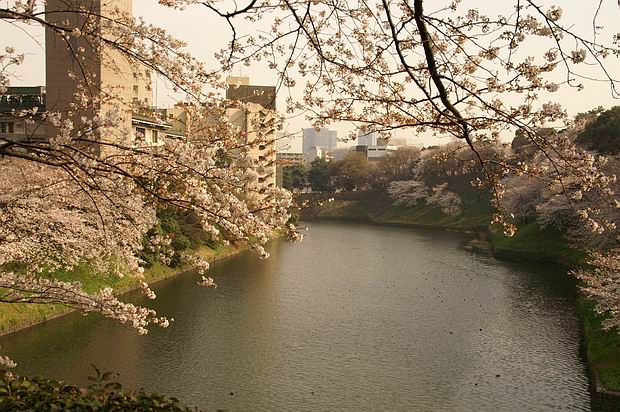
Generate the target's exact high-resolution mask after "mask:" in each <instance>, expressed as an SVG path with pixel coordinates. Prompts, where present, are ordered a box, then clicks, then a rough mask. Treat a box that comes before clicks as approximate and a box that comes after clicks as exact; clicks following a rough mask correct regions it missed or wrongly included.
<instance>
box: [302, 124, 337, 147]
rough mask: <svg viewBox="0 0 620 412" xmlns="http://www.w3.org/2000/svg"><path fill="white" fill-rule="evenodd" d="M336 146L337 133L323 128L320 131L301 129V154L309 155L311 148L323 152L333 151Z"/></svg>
mask: <svg viewBox="0 0 620 412" xmlns="http://www.w3.org/2000/svg"><path fill="white" fill-rule="evenodd" d="M337 145H338V132H337V131H336V130H329V129H328V128H326V127H324V128H322V129H319V130H317V129H314V128H309V129H303V132H302V152H303V153H309V151H310V149H312V148H313V147H318V148H320V149H323V150H332V149H335V148H336V147H337Z"/></svg>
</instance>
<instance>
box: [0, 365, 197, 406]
mask: <svg viewBox="0 0 620 412" xmlns="http://www.w3.org/2000/svg"><path fill="white" fill-rule="evenodd" d="M96 371H97V376H95V377H89V379H90V380H92V382H93V383H91V384H90V385H89V386H88V387H87V388H80V387H77V386H73V385H68V384H66V383H64V382H62V381H55V380H50V379H42V378H27V377H23V376H17V375H13V374H12V373H10V372H5V373H0V410H3V411H6V410H29V411H191V410H196V409H191V408H189V407H187V406H184V405H183V404H181V403H180V402H179V400H178V399H176V398H167V397H165V396H162V395H157V394H147V393H145V392H144V391H142V390H140V391H137V392H136V391H128V390H123V387H122V385H121V384H120V383H118V382H109V379H110V373H109V372H108V373H103V374H102V373H100V372H99V370H96Z"/></svg>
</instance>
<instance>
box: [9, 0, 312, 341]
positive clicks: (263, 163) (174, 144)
mask: <svg viewBox="0 0 620 412" xmlns="http://www.w3.org/2000/svg"><path fill="white" fill-rule="evenodd" d="M62 3H64V2H62V1H58V2H57V1H48V2H45V4H41V3H37V2H22V1H17V2H11V3H9V4H8V5H2V6H0V18H1V19H2V20H3V21H4V20H7V21H10V22H11V23H14V24H20V25H22V26H23V27H24V30H26V31H27V32H28V31H29V30H30V28H31V27H33V26H41V27H43V28H44V29H45V31H46V36H49V37H50V40H52V42H53V43H54V44H57V45H60V46H59V47H60V48H62V47H64V48H65V49H66V50H64V53H65V54H66V58H67V59H68V63H69V64H68V65H67V67H70V66H71V67H73V68H74V69H68V71H67V72H66V73H61V75H62V81H63V82H65V83H63V87H51V88H48V90H47V92H48V97H50V94H51V93H52V91H55V92H60V93H61V94H62V93H64V94H63V95H62V96H61V97H62V99H60V98H59V99H58V104H56V105H54V107H53V108H51V107H50V108H49V109H50V110H48V111H46V112H44V113H39V112H38V106H36V105H35V103H33V105H35V106H33V107H26V108H23V109H20V110H17V111H15V112H12V113H11V114H10V115H11V116H12V117H13V119H14V120H17V121H23V122H25V123H26V124H28V125H33V127H34V128H45V130H46V135H45V137H44V138H41V136H37V135H26V136H23V135H19V134H2V136H1V137H0V173H1V175H2V177H3V179H2V182H0V289H1V293H0V301H2V302H5V303H18V304H19V303H35V304H58V305H65V306H67V307H70V308H74V309H78V310H81V311H84V312H97V313H100V314H102V315H103V316H106V317H109V318H112V319H116V320H118V321H119V322H121V323H124V324H127V325H130V326H132V327H134V328H136V329H137V330H138V331H139V332H140V333H146V332H147V330H148V327H149V325H151V324H156V325H159V326H162V327H165V326H167V325H168V323H169V322H168V320H167V319H166V318H164V317H160V316H158V315H157V314H156V313H155V312H154V311H153V310H150V309H147V308H144V307H138V306H135V305H132V304H129V303H124V302H121V301H120V300H119V299H117V298H116V297H115V296H114V294H113V290H112V289H111V288H110V287H104V288H102V289H100V290H96V291H92V292H88V291H86V290H84V288H83V286H82V284H81V283H80V282H76V281H65V280H62V279H60V278H58V277H55V276H53V274H54V273H61V272H62V271H70V270H71V269H73V268H75V267H76V266H77V265H81V264H87V265H89V266H90V267H93V268H95V270H93V271H92V272H91V273H92V275H93V276H109V275H114V276H116V277H119V278H121V277H124V276H126V275H130V276H132V277H135V279H137V281H138V282H139V283H140V285H141V286H142V290H143V292H144V293H145V294H146V296H147V297H149V298H154V297H155V294H154V293H153V291H152V290H150V288H149V287H148V284H147V283H146V281H145V279H144V275H143V270H144V262H143V261H142V260H141V259H140V256H139V254H140V253H141V251H142V250H143V248H146V249H148V250H147V251H146V252H147V253H152V254H153V256H151V257H156V258H157V259H159V260H161V261H163V262H165V263H167V264H171V263H172V264H178V263H180V260H179V259H181V258H182V259H191V260H192V261H193V263H194V264H196V265H197V267H198V269H199V271H200V272H201V274H202V272H204V270H206V269H207V268H208V262H206V261H204V260H203V259H200V258H199V257H196V256H194V257H190V256H183V251H185V250H187V247H188V245H189V241H188V238H187V237H184V236H181V235H180V233H181V231H179V230H178V227H177V226H176V224H175V222H174V221H173V220H171V219H169V216H166V215H165V213H164V215H161V213H160V216H159V217H160V219H159V221H158V220H157V219H156V217H157V216H156V211H157V210H160V211H162V210H163V211H166V210H172V209H174V210H176V211H178V212H179V213H181V211H182V213H185V214H189V215H191V219H192V220H193V221H195V222H196V223H198V224H199V226H200V227H201V228H202V231H203V232H204V233H206V234H208V236H210V237H211V238H212V239H216V240H219V239H221V238H223V239H224V241H225V242H239V243H242V244H246V245H248V246H249V247H251V248H253V249H254V250H255V251H257V252H258V253H259V254H260V255H261V256H262V257H264V258H266V257H267V256H268V254H267V253H266V252H265V250H264V248H263V247H262V244H264V243H265V242H266V241H267V240H268V239H269V237H270V236H271V234H272V233H273V231H274V230H276V229H279V230H282V231H283V232H288V233H289V234H290V235H291V236H292V237H293V238H294V239H297V240H299V239H300V235H299V234H296V233H295V228H294V226H293V225H290V224H289V217H290V216H289V213H288V208H289V206H290V205H291V195H290V193H288V192H287V191H286V190H282V189H279V188H275V187H267V185H261V184H260V180H259V179H260V176H261V175H265V173H266V171H268V169H269V166H270V163H269V162H270V160H269V156H262V157H261V156H259V157H258V158H257V157H256V156H253V155H252V151H253V150H255V149H256V148H260V147H263V146H265V147H266V146H269V145H270V144H272V143H273V136H274V131H275V129H276V128H277V127H278V124H279V123H280V118H279V117H277V116H276V115H274V114H269V115H268V114H265V113H263V112H261V111H257V110H256V108H255V107H254V106H252V104H249V103H242V102H237V101H228V100H226V99H223V98H221V97H220V94H219V93H218V92H219V91H220V90H221V89H222V88H223V87H224V84H223V82H222V81H221V80H222V78H221V76H220V75H218V74H215V73H210V72H208V71H207V69H206V68H205V66H204V64H202V63H201V62H199V61H198V60H196V59H194V58H193V57H192V56H191V55H190V54H189V53H187V52H186V50H185V47H186V46H185V44H183V43H182V42H180V41H178V40H176V39H174V38H173V37H171V36H170V35H169V34H168V33H166V31H165V30H162V29H160V28H157V27H154V26H152V25H150V24H149V23H148V22H145V21H143V20H142V19H135V18H133V17H132V16H131V14H130V12H127V10H123V9H122V8H121V7H116V6H119V4H118V3H116V2H114V4H113V6H114V7H111V6H112V3H110V2H101V7H100V8H98V6H97V7H94V8H92V9H91V8H88V7H79V6H80V3H79V2H69V3H66V4H62ZM99 4H100V3H97V5H99ZM124 4H125V3H123V5H124ZM123 5H121V6H123ZM59 7H60V8H62V13H59V12H58V11H59V10H58V8H59ZM23 60H24V55H23V54H20V53H19V51H16V50H15V49H14V48H12V47H7V48H6V49H5V50H4V51H2V52H0V93H4V92H5V91H6V90H7V87H8V86H10V84H11V81H13V79H14V78H15V73H16V72H15V67H16V66H19V65H20V64H21V63H22V62H23ZM103 70H107V71H108V72H109V73H114V74H115V75H117V76H118V77H119V78H123V77H122V76H124V75H126V74H127V73H125V71H129V73H131V72H133V73H134V75H135V76H136V77H140V76H146V75H149V76H159V77H160V78H163V79H166V81H167V82H168V83H169V84H171V85H172V86H173V87H174V88H175V89H176V90H182V91H183V92H184V93H185V94H186V101H185V102H183V105H182V106H183V109H184V112H185V116H186V118H187V124H186V125H185V126H186V130H187V135H186V137H185V138H183V139H162V140H161V141H160V142H158V143H153V144H146V143H145V142H144V141H142V140H140V139H134V138H133V137H132V131H131V113H132V112H139V113H140V114H148V116H149V118H150V119H151V120H152V122H153V123H154V124H162V122H164V120H165V119H163V118H162V114H161V113H158V112H157V111H152V110H147V109H148V108H144V107H142V106H141V105H139V104H137V103H135V102H134V101H133V99H132V93H131V84H130V83H129V84H127V82H125V80H117V82H118V83H119V84H113V83H105V82H102V81H100V78H102V76H100V72H101V71H103ZM112 77H114V76H112ZM113 81H114V80H112V82H113ZM64 84H66V85H67V87H64ZM207 88H208V89H209V90H206V89H207ZM216 91H218V92H216ZM233 111H237V112H241V113H244V114H247V116H246V117H247V119H246V120H247V122H246V123H247V124H246V126H249V127H251V129H252V133H251V134H250V133H248V132H247V130H246V129H244V128H242V127H240V126H239V125H238V124H237V123H235V122H234V121H231V120H230V119H231V112H233ZM177 235H178V236H177ZM145 236H146V241H144V239H145ZM151 261H152V259H151ZM16 262H19V270H14V267H15V266H14V264H15V263H16ZM43 275H45V276H43ZM202 279H203V280H202V281H201V283H202V284H204V285H212V284H213V280H212V279H210V278H205V277H203V278H202Z"/></svg>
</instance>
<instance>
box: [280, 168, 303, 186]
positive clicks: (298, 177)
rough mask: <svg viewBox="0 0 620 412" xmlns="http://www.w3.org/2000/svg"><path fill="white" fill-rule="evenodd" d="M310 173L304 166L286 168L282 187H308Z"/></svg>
mask: <svg viewBox="0 0 620 412" xmlns="http://www.w3.org/2000/svg"><path fill="white" fill-rule="evenodd" d="M307 180H308V171H307V170H306V166H305V165H303V164H296V165H291V166H284V167H283V173H282V185H283V186H284V187H285V188H286V189H291V190H292V189H303V188H304V187H306V185H307Z"/></svg>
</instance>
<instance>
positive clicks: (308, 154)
mask: <svg viewBox="0 0 620 412" xmlns="http://www.w3.org/2000/svg"><path fill="white" fill-rule="evenodd" d="M303 156H304V163H306V164H310V163H312V162H313V161H314V160H315V159H316V158H317V157H320V158H327V156H326V151H325V149H323V148H322V147H316V146H314V147H311V148H309V149H308V150H307V151H305V152H304V153H303ZM327 160H329V159H327Z"/></svg>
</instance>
